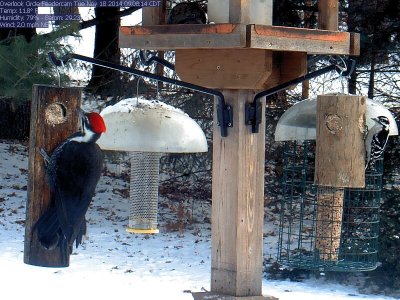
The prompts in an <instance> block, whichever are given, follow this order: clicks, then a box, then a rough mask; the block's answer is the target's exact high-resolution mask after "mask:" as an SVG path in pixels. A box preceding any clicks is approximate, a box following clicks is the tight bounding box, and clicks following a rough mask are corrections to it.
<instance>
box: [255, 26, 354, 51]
mask: <svg viewBox="0 0 400 300" xmlns="http://www.w3.org/2000/svg"><path fill="white" fill-rule="evenodd" d="M247 47H249V48H257V49H269V50H274V51H296V52H307V53H310V54H337V55H339V54H343V55H354V53H351V52H350V51H351V50H353V49H351V47H350V33H348V32H338V31H327V30H316V29H305V28H292V27H282V26H262V25H249V26H248V33H247Z"/></svg>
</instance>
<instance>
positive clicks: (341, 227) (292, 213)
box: [275, 95, 398, 271]
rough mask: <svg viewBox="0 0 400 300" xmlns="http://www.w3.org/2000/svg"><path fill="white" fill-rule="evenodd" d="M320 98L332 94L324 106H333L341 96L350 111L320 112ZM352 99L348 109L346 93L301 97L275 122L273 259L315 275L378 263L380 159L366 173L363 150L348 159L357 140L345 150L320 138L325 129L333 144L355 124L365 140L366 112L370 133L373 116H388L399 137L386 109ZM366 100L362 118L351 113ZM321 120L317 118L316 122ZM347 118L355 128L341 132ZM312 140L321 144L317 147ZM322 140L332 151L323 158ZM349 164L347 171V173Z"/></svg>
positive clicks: (392, 132) (368, 267)
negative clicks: (277, 211)
mask: <svg viewBox="0 0 400 300" xmlns="http://www.w3.org/2000/svg"><path fill="white" fill-rule="evenodd" d="M324 97H328V98H329V97H330V98H329V100H328V101H330V103H329V104H328V106H332V107H333V106H335V104H333V105H332V103H335V101H334V100H335V99H334V98H343V99H342V100H343V101H346V103H347V104H345V105H348V106H346V107H345V108H343V112H342V113H341V112H340V109H338V108H335V109H338V111H339V112H338V113H337V114H335V113H333V112H332V111H329V108H328V111H325V112H324V113H322V111H321V112H319V109H321V106H322V104H321V103H320V104H318V102H319V101H320V99H322V100H326V99H323V98H324ZM353 97H356V96H353ZM356 98H359V99H356V101H355V102H354V103H352V104H348V103H349V102H352V101H353V99H352V97H350V96H345V95H330V96H323V97H319V98H318V101H317V99H310V100H304V101H301V102H299V103H297V104H295V105H294V106H292V107H291V108H290V109H288V110H287V111H286V112H285V113H284V114H283V115H282V117H281V118H280V120H279V122H278V124H277V127H276V131H275V140H276V141H281V142H283V149H284V150H283V154H284V155H283V157H284V161H283V197H282V201H281V217H280V226H279V243H278V260H279V261H281V262H282V263H284V264H286V265H289V266H291V267H296V268H302V269H310V270H320V271H370V270H373V269H375V268H376V266H377V256H378V255H377V254H378V237H379V206H380V202H381V197H382V192H381V191H382V174H383V158H381V159H380V160H378V161H377V162H376V163H375V166H374V168H369V169H367V171H366V172H364V156H365V150H364V149H362V151H358V152H357V153H358V158H356V159H354V158H348V160H347V162H346V157H348V156H350V155H351V154H349V153H348V152H349V151H355V150H357V149H353V148H357V146H356V145H355V144H356V142H354V143H353V142H350V143H349V144H348V146H347V147H345V146H343V145H337V144H338V143H340V141H335V142H332V140H330V138H329V137H323V136H321V135H322V134H321V131H322V129H321V128H319V126H320V127H321V126H323V127H326V128H329V126H330V129H328V130H331V131H332V132H328V134H330V135H332V139H334V138H336V137H337V136H340V135H344V134H345V133H344V132H343V131H344V130H346V132H347V131H351V130H352V129H351V128H350V127H356V129H354V132H356V133H357V134H360V135H361V136H359V139H360V140H361V142H362V143H363V131H364V130H363V128H364V126H363V124H364V115H365V123H366V126H367V127H368V128H371V126H373V123H372V122H373V121H372V120H371V118H373V117H377V116H386V117H388V119H389V121H390V135H391V136H393V135H398V129H397V125H396V122H395V120H394V118H393V116H392V114H391V113H390V112H389V110H388V109H387V108H385V107H384V106H383V105H381V104H379V103H377V102H374V101H372V100H370V99H365V98H363V97H356ZM360 98H361V99H360ZM365 100H366V101H365ZM321 102H322V101H321ZM364 103H365V109H364V110H365V111H364V113H361V114H359V115H357V114H356V113H355V112H356V110H353V111H352V109H354V107H355V106H357V105H359V106H363V105H364ZM341 105H342V104H340V105H339V104H338V107H340V106H341ZM351 107H353V108H351ZM345 110H347V112H344V111H345ZM361 112H362V110H361ZM321 115H322V116H324V119H323V120H321V118H319V117H318V116H321ZM359 116H361V117H359ZM346 118H349V119H354V123H353V124H356V125H354V126H350V127H349V129H347V127H346V126H347V125H346V123H347V121H348V120H345V119H346ZM349 122H350V121H349ZM321 124H322V125H321ZM350 124H352V123H351V122H350ZM341 126H343V128H342V131H340V128H341ZM318 130H319V131H320V132H319V133H317V131H318ZM335 130H337V131H336V132H335ZM318 134H319V135H318ZM317 136H319V139H320V140H319V141H318V140H317V143H316V142H315V140H316V139H317ZM339 138H340V137H339ZM356 139H358V138H355V137H353V140H356ZM318 143H319V145H318ZM321 143H322V144H325V146H326V147H328V148H331V149H332V152H331V153H328V154H326V153H321V151H322V150H321V149H322V148H321ZM349 145H350V146H349ZM362 146H363V145H362ZM335 147H338V148H335ZM335 149H336V150H337V149H339V150H337V151H336V150H335ZM318 151H319V153H318ZM336 152H340V153H336ZM322 155H324V157H323V158H321V157H320V156H322ZM341 155H342V156H343V157H342V159H343V161H344V162H343V164H342V165H341V164H336V165H335V166H333V167H332V165H330V164H329V163H330V160H339V159H338V158H337V157H339V156H341ZM324 158H325V159H324ZM359 161H362V164H358V162H359ZM321 164H322V165H321ZM355 165H357V167H354V166H355ZM352 167H353V168H354V169H351V170H350V171H348V170H347V169H346V168H352ZM318 169H319V170H318ZM321 169H324V170H323V171H321ZM329 172H331V173H329ZM317 173H318V174H317ZM321 174H322V175H323V176H324V177H323V178H322V175H321ZM335 176H336V177H335ZM328 178H329V180H328ZM356 180H357V181H358V182H357V183H355V182H354V181H356Z"/></svg>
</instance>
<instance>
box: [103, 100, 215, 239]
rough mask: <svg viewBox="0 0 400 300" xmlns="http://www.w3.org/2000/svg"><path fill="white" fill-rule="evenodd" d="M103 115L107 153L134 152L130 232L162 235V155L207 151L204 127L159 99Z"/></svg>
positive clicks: (136, 102)
mask: <svg viewBox="0 0 400 300" xmlns="http://www.w3.org/2000/svg"><path fill="white" fill-rule="evenodd" d="M101 115H102V116H103V118H104V121H105V123H106V124H107V132H106V133H105V134H103V135H102V137H101V138H100V139H99V141H98V145H99V146H100V147H101V148H102V149H104V150H117V151H128V152H131V154H130V160H131V182H130V201H129V202H130V209H129V226H128V228H127V231H128V232H132V233H158V232H159V230H158V229H157V207H158V176H159V160H160V157H161V154H162V153H194V152H207V150H208V147H207V140H206V137H205V135H204V133H203V131H202V129H201V128H200V126H199V125H198V124H197V123H196V122H195V121H194V120H193V119H191V118H190V117H189V116H188V115H187V114H185V113H184V112H183V111H181V110H179V109H176V108H174V107H172V106H170V105H167V104H165V103H163V102H160V101H158V100H145V99H140V98H139V99H138V98H129V99H124V100H121V101H120V102H118V103H117V104H115V105H113V106H109V107H107V108H105V109H104V110H103V111H102V112H101Z"/></svg>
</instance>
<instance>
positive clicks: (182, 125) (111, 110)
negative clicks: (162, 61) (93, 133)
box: [97, 98, 208, 153]
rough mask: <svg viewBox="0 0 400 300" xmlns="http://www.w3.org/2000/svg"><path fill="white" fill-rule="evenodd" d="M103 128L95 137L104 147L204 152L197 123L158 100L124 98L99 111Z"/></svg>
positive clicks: (204, 148)
mask: <svg viewBox="0 0 400 300" xmlns="http://www.w3.org/2000/svg"><path fill="white" fill-rule="evenodd" d="M100 114H101V115H102V117H103V118H104V121H105V123H106V126H107V131H106V132H105V133H104V134H103V135H102V136H101V138H100V139H99V140H98V142H97V143H98V145H99V146H100V148H102V149H104V150H118V151H140V152H163V153H171V152H172V153H194V152H207V150H208V148H207V140H206V137H205V135H204V133H203V131H202V129H201V128H200V126H199V125H198V124H197V123H196V122H195V121H194V120H193V119H191V118H190V117H189V116H188V115H187V114H185V113H184V112H183V111H181V110H179V109H176V108H174V107H172V106H170V105H167V104H165V103H163V102H160V101H158V100H145V99H140V98H139V99H137V98H128V99H124V100H121V101H120V102H118V103H117V104H115V105H113V106H108V107H106V108H105V109H104V110H103V111H102V112H101V113H100Z"/></svg>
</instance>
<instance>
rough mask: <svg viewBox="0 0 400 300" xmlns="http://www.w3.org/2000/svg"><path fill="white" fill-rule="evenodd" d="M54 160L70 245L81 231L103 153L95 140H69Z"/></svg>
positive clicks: (62, 222) (59, 212)
mask: <svg viewBox="0 0 400 300" xmlns="http://www.w3.org/2000/svg"><path fill="white" fill-rule="evenodd" d="M52 159H55V160H56V161H55V165H56V166H57V168H56V170H55V174H54V175H55V178H54V187H53V189H54V190H53V193H54V199H55V204H56V208H57V216H58V219H59V223H60V227H61V230H62V232H63V233H64V235H65V236H66V238H67V240H68V243H69V245H70V246H71V245H72V243H73V241H74V240H75V239H76V238H77V235H78V234H79V233H80V232H81V226H82V222H84V219H85V214H86V211H87V209H88V208H89V205H90V202H91V200H92V197H93V195H94V192H95V188H96V185H97V182H98V181H99V179H100V175H101V171H102V168H103V153H102V152H101V150H100V148H99V146H98V145H97V144H95V143H78V142H70V143H66V144H65V145H64V147H63V149H62V151H60V153H59V154H58V155H57V157H54V158H53V157H52Z"/></svg>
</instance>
